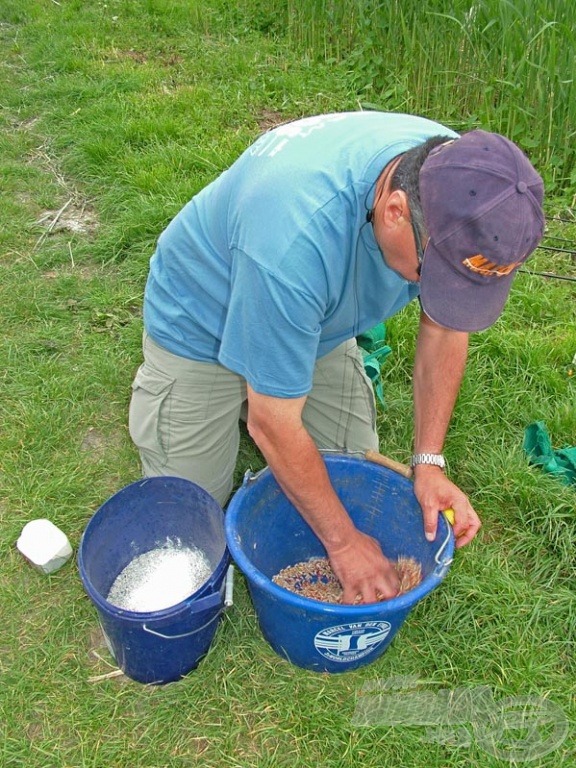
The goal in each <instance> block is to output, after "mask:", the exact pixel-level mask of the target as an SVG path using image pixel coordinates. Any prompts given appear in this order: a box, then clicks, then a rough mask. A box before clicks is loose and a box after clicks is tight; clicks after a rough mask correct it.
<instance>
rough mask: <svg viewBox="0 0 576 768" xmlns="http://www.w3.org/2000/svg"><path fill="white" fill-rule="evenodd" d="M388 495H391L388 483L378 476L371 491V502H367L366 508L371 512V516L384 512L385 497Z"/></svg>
mask: <svg viewBox="0 0 576 768" xmlns="http://www.w3.org/2000/svg"><path fill="white" fill-rule="evenodd" d="M387 495H388V496H389V495H390V488H389V486H388V484H387V483H386V482H385V481H384V480H383V479H381V478H379V477H378V478H376V479H375V480H374V482H373V485H372V488H371V491H370V499H369V503H368V504H366V510H367V511H368V512H369V513H370V516H371V517H372V516H374V517H375V516H378V515H381V514H382V507H383V505H384V499H385V497H386V496H387Z"/></svg>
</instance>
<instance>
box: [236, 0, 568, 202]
mask: <svg viewBox="0 0 576 768" xmlns="http://www.w3.org/2000/svg"><path fill="white" fill-rule="evenodd" d="M259 4H260V3H259V2H258V0H255V1H254V2H253V3H252V4H251V5H259ZM269 13H270V16H271V18H275V19H276V24H275V26H274V29H285V31H286V34H287V36H288V38H289V40H290V41H291V43H292V45H293V46H295V47H296V48H298V49H302V50H303V51H305V52H307V53H308V55H310V56H311V57H313V58H315V59H319V58H320V59H324V60H326V61H332V62H333V63H335V64H338V65H341V66H343V67H345V68H346V69H348V70H349V72H350V74H351V77H352V81H353V83H354V86H355V89H356V92H357V95H358V98H359V100H360V102H361V103H364V104H365V105H367V106H370V105H374V106H377V107H379V108H385V109H391V110H402V111H406V112H415V113H419V114H423V115H426V116H428V117H432V118H437V119H440V120H443V121H444V122H447V123H449V124H450V125H452V126H453V127H455V128H457V129H459V130H465V129H469V128H473V127H477V126H482V127H484V128H486V129H488V130H493V131H497V132H500V133H504V134H506V135H507V136H509V137H510V138H512V139H513V140H516V141H518V143H520V144H521V145H522V147H523V148H524V149H525V150H526V151H528V152H529V154H530V155H531V157H532V159H533V160H534V161H535V163H536V165H537V166H538V167H540V168H543V169H545V176H546V182H547V184H548V187H549V189H551V190H552V191H553V192H555V193H561V192H562V191H564V192H566V191H568V192H569V193H570V194H571V195H574V192H575V191H576V142H575V140H574V139H575V133H576V94H575V91H574V72H575V68H574V61H575V60H576V35H575V34H574V30H575V29H576V5H575V4H573V3H568V2H557V0H514V1H513V2H512V0H477V2H470V0H451V2H447V3H438V2H436V0H390V1H388V0H387V1H386V2H382V0H360V1H358V0H271V2H270V4H269Z"/></svg>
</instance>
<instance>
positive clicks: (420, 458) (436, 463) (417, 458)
mask: <svg viewBox="0 0 576 768" xmlns="http://www.w3.org/2000/svg"><path fill="white" fill-rule="evenodd" d="M418 464H431V465H432V466H433V467H440V469H446V460H445V458H444V456H442V454H441V453H414V454H412V460H411V461H410V466H411V467H412V469H414V467H415V466H417V465H418Z"/></svg>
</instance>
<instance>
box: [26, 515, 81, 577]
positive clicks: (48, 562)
mask: <svg viewBox="0 0 576 768" xmlns="http://www.w3.org/2000/svg"><path fill="white" fill-rule="evenodd" d="M16 546H17V547H18V549H19V550H20V552H21V553H22V554H23V555H24V557H25V558H26V559H27V560H28V561H29V562H30V563H32V565H33V566H34V567H35V568H37V569H38V570H39V571H42V573H53V572H54V571H57V570H58V568H61V567H62V566H63V565H64V563H66V562H67V561H68V560H69V558H70V556H71V554H72V547H71V546H70V542H69V541H68V538H67V536H66V534H65V533H63V531H61V530H60V528H57V527H56V526H55V525H54V523H52V522H50V520H46V519H45V518H42V519H40V520H31V521H30V522H29V523H26V525H25V526H24V528H23V529H22V533H21V534H20V538H19V539H18V541H17V542H16Z"/></svg>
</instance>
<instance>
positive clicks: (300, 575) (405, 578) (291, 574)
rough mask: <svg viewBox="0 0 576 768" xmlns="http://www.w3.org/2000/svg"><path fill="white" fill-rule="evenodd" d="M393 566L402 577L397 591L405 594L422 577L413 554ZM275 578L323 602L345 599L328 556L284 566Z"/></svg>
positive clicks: (276, 581) (278, 582) (300, 592)
mask: <svg viewBox="0 0 576 768" xmlns="http://www.w3.org/2000/svg"><path fill="white" fill-rule="evenodd" d="M394 566H395V568H396V572H397V573H398V577H399V579H400V591H399V593H398V594H400V595H403V594H404V593H405V592H409V591H410V590H411V589H414V587H417V586H418V584H420V582H421V581H422V566H421V564H420V563H419V562H418V561H417V560H415V559H414V558H413V557H399V558H398V560H397V561H396V562H395V563H394ZM272 581H273V582H274V584H277V585H278V586H279V587H284V589H288V590H290V592H295V593H296V594H298V595H301V596H302V597H308V598H311V599H312V600H319V601H320V602H322V603H340V602H341V601H342V586H341V585H340V582H339V581H338V579H337V578H336V575H335V573H334V571H333V570H332V567H331V565H330V562H329V560H328V558H327V557H313V558H310V560H304V561H303V562H301V563H296V564H295V565H290V566H288V567H287V568H283V569H282V570H281V571H280V573H277V574H276V576H273V578H272ZM379 599H380V600H384V599H385V598H383V597H380V598H379ZM357 602H358V601H357Z"/></svg>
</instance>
